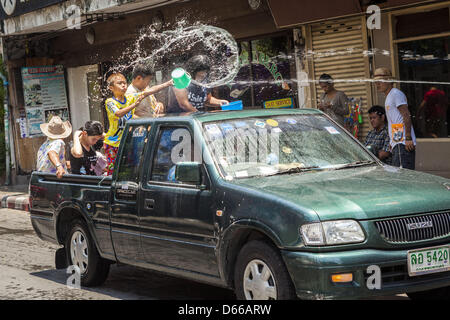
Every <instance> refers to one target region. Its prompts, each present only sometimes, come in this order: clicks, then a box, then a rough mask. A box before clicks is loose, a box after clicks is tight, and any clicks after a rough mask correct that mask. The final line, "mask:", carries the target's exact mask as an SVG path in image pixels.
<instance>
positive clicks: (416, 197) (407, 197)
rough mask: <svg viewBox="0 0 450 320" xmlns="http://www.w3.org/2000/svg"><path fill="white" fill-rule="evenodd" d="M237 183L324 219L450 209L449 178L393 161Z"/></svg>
mask: <svg viewBox="0 0 450 320" xmlns="http://www.w3.org/2000/svg"><path fill="white" fill-rule="evenodd" d="M233 183H236V184H239V185H241V186H245V187H248V188H252V189H258V190H260V191H263V192H267V193H271V194H274V195H276V196H278V197H281V198H283V199H285V200H287V201H290V202H293V203H295V204H298V205H301V206H302V207H306V208H311V209H312V210H314V211H315V212H316V213H317V214H318V216H319V218H320V220H322V221H324V220H334V219H343V218H353V219H358V220H360V219H376V218H384V217H393V216H401V215H406V214H412V213H422V212H434V211H441V210H450V190H449V189H448V188H447V186H449V187H450V180H448V179H444V178H441V177H438V176H433V175H430V174H425V173H421V172H417V171H411V170H405V169H399V168H396V167H391V166H373V165H372V166H365V167H358V168H346V169H340V170H326V171H309V172H303V173H294V174H285V175H275V176H270V177H254V178H248V179H236V180H235V181H233Z"/></svg>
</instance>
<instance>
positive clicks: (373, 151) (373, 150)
mask: <svg viewBox="0 0 450 320" xmlns="http://www.w3.org/2000/svg"><path fill="white" fill-rule="evenodd" d="M366 148H367V149H368V150H369V151H370V152H372V153H373V154H374V155H375V156H377V157H378V151H380V150H379V148H377V147H376V146H374V145H371V144H370V145H368V146H367V147H366Z"/></svg>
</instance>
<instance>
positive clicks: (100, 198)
mask: <svg viewBox="0 0 450 320" xmlns="http://www.w3.org/2000/svg"><path fill="white" fill-rule="evenodd" d="M111 182H112V178H111V177H104V176H84V175H72V174H67V175H64V176H63V177H62V178H61V179H58V178H57V177H56V175H55V174H49V173H42V172H33V174H32V175H31V181H30V218H31V223H32V225H33V228H34V230H35V231H36V233H37V235H38V236H39V237H40V238H41V239H42V240H47V241H51V242H53V243H56V244H62V243H61V241H60V239H58V236H57V227H58V218H59V217H60V215H61V214H63V213H64V214H67V212H69V211H70V210H72V209H76V210H78V211H80V212H82V214H83V217H84V219H85V220H86V222H87V223H88V225H89V226H90V227H92V228H93V229H94V230H92V231H94V232H93V234H95V235H96V238H97V239H96V240H100V241H96V242H97V243H98V244H100V247H99V251H101V254H102V253H104V254H105V255H111V254H112V255H113V254H114V250H113V247H112V244H111V241H110V236H109V230H110V225H109V212H108V210H109V197H110V191H111Z"/></svg>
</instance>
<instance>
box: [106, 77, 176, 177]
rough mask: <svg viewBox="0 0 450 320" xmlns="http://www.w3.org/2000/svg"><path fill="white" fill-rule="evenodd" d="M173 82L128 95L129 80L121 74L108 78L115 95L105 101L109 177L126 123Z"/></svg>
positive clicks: (109, 85)
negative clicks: (107, 124) (145, 99)
mask: <svg viewBox="0 0 450 320" xmlns="http://www.w3.org/2000/svg"><path fill="white" fill-rule="evenodd" d="M172 85H173V81H172V80H171V81H168V82H166V83H163V84H161V85H158V86H154V87H152V88H150V89H149V90H146V91H143V92H140V93H137V94H131V95H127V94H126V91H127V87H128V85H127V80H126V79H125V76H124V75H123V74H121V73H114V74H112V75H111V76H109V78H108V87H109V89H110V90H111V91H112V93H113V97H112V98H108V99H107V100H106V101H105V107H106V112H107V114H108V120H109V130H108V132H107V133H106V136H105V154H106V158H107V162H108V163H107V171H106V172H107V175H112V173H113V171H114V162H115V160H116V157H117V151H118V150H119V144H120V139H121V138H122V133H123V129H124V128H125V123H126V122H127V121H128V120H130V119H131V118H132V117H133V115H134V109H135V108H136V107H137V106H138V105H139V104H140V103H141V101H142V100H143V99H144V98H146V97H148V96H149V95H152V94H155V93H156V92H159V91H161V90H163V89H165V88H167V87H169V86H172Z"/></svg>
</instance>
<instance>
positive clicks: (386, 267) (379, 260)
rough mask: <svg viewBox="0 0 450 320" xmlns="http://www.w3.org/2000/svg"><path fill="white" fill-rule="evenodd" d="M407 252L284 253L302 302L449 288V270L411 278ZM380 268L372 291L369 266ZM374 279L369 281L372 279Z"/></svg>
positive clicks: (369, 250) (365, 250)
mask: <svg viewBox="0 0 450 320" xmlns="http://www.w3.org/2000/svg"><path fill="white" fill-rule="evenodd" d="M407 251H408V250H395V251H387V250H375V249H364V250H351V251H340V252H326V253H315V252H293V251H285V250H284V251H282V256H283V259H284V261H285V263H286V266H287V269H288V271H289V274H290V275H291V279H292V281H293V282H294V285H295V288H296V291H297V296H298V297H299V298H300V299H358V298H365V297H371V296H380V295H391V294H399V293H405V292H414V291H424V290H429V289H435V288H440V287H445V286H450V271H446V272H439V273H432V274H427V275H421V276H415V277H410V276H409V275H408V271H407ZM372 265H375V266H378V267H380V270H381V272H380V275H381V286H380V289H369V288H368V286H367V284H368V282H369V283H373V282H372V281H368V280H369V279H368V278H369V277H370V276H371V275H373V273H372V272H371V273H368V272H367V268H368V267H369V266H372ZM350 272H351V273H353V281H352V282H349V283H333V282H332V281H331V275H333V274H336V273H350ZM372 279H373V277H372V278H371V279H370V280H372Z"/></svg>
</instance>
